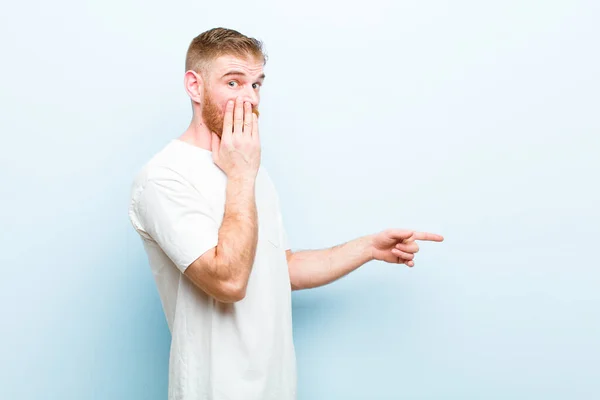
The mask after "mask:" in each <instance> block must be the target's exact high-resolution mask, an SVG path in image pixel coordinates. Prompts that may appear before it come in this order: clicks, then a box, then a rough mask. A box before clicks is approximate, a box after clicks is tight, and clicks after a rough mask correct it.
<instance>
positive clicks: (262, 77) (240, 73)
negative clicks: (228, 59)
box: [221, 71, 265, 80]
mask: <svg viewBox="0 0 600 400" xmlns="http://www.w3.org/2000/svg"><path fill="white" fill-rule="evenodd" d="M226 76H246V73H244V72H242V71H229V72H227V73H226V74H225V75H223V76H222V77H221V78H225V77H226ZM258 79H260V80H264V79H265V74H261V75H260V76H259V77H258Z"/></svg>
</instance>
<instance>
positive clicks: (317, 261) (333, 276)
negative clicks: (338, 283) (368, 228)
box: [287, 236, 373, 290]
mask: <svg viewBox="0 0 600 400" xmlns="http://www.w3.org/2000/svg"><path fill="white" fill-rule="evenodd" d="M287 258H288V269H289V273H290V281H291V284H292V290H300V289H310V288H314V287H318V286H323V285H326V284H329V283H331V282H333V281H335V280H337V279H339V278H341V277H343V276H345V275H347V274H349V273H350V272H352V271H354V270H355V269H357V268H358V267H360V266H361V265H363V264H365V263H367V262H368V261H371V260H372V259H373V256H372V255H371V253H370V237H369V236H365V237H361V238H358V239H354V240H352V241H350V242H347V243H344V244H341V245H338V246H334V247H331V248H328V249H322V250H303V251H298V252H293V253H292V252H291V251H288V252H287Z"/></svg>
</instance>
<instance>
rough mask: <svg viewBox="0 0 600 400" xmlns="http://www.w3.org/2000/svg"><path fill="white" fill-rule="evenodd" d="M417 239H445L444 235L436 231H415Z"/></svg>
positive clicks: (432, 240)
mask: <svg viewBox="0 0 600 400" xmlns="http://www.w3.org/2000/svg"><path fill="white" fill-rule="evenodd" d="M415 239H417V240H427V241H430V242H442V241H443V240H444V237H443V236H441V235H437V234H435V233H428V232H415Z"/></svg>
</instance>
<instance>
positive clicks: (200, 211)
mask: <svg viewBox="0 0 600 400" xmlns="http://www.w3.org/2000/svg"><path fill="white" fill-rule="evenodd" d="M136 205H137V207H136V213H137V216H138V220H139V223H140V225H141V228H142V229H143V230H144V231H145V232H146V233H147V234H148V235H149V236H150V237H151V238H152V239H153V240H154V241H156V243H157V244H158V245H159V246H160V248H161V249H162V250H163V251H164V252H165V254H167V256H168V257H169V258H170V259H171V261H173V263H174V264H175V265H176V266H177V268H178V269H179V270H180V271H181V272H184V271H185V270H186V269H187V267H188V266H189V265H190V264H191V263H192V262H194V261H195V260H196V259H197V258H198V257H200V256H201V255H203V254H204V253H206V252H207V251H208V250H210V249H211V248H214V247H215V246H216V245H217V243H218V235H219V225H218V223H217V221H216V220H215V217H214V213H213V210H212V208H211V207H210V204H209V203H208V202H207V200H206V199H205V198H204V197H202V195H201V194H200V193H199V192H198V191H197V190H196V189H195V188H194V187H192V186H191V185H190V184H189V183H188V182H186V181H185V180H183V179H181V178H178V177H161V178H153V179H151V180H148V181H147V182H146V184H145V185H144V188H143V189H142V191H141V192H140V193H139V197H138V200H137V202H136Z"/></svg>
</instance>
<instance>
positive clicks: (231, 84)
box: [227, 81, 238, 87]
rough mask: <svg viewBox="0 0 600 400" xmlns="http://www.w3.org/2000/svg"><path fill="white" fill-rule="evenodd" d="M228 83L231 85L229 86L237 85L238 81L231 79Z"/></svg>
mask: <svg viewBox="0 0 600 400" xmlns="http://www.w3.org/2000/svg"><path fill="white" fill-rule="evenodd" d="M227 84H228V85H229V87H237V86H238V83H237V82H236V81H229V82H227Z"/></svg>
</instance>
